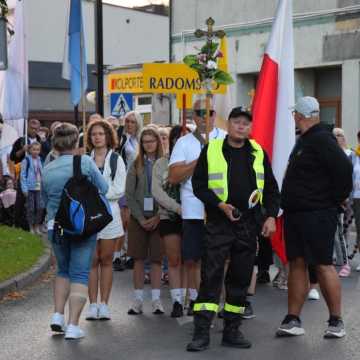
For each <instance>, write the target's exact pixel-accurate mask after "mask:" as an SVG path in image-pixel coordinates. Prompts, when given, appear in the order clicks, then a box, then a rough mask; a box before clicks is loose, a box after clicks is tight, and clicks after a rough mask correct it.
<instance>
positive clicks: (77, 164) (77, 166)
mask: <svg viewBox="0 0 360 360" xmlns="http://www.w3.org/2000/svg"><path fill="white" fill-rule="evenodd" d="M73 174H74V175H73V176H74V177H76V178H78V179H80V178H81V177H82V173H81V155H74V158H73Z"/></svg>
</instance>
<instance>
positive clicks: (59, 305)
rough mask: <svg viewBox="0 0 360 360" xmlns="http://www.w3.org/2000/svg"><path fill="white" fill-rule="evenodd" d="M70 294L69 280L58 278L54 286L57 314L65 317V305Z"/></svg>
mask: <svg viewBox="0 0 360 360" xmlns="http://www.w3.org/2000/svg"><path fill="white" fill-rule="evenodd" d="M69 293H70V281H69V279H67V278H64V277H60V276H57V277H56V278H55V285H54V303H55V312H56V313H59V314H62V315H64V311H65V304H66V302H67V300H68V297H69Z"/></svg>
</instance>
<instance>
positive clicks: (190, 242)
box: [182, 219, 205, 261]
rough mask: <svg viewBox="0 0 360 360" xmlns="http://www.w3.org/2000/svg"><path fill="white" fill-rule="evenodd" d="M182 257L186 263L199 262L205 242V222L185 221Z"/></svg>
mask: <svg viewBox="0 0 360 360" xmlns="http://www.w3.org/2000/svg"><path fill="white" fill-rule="evenodd" d="M182 229H183V239H182V255H183V260H184V261H189V260H193V261H199V260H201V256H202V253H203V247H204V242H205V224H204V220H198V219H196V220H187V219H185V220H183V223H182Z"/></svg>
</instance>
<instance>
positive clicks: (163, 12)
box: [88, 0, 169, 17]
mask: <svg viewBox="0 0 360 360" xmlns="http://www.w3.org/2000/svg"><path fill="white" fill-rule="evenodd" d="M88 1H91V0H88ZM103 4H104V5H106V6H114V7H117V8H122V9H126V10H130V11H136V12H141V13H146V14H149V15H159V16H165V17H168V16H169V15H168V6H165V5H158V4H150V5H145V6H134V7H128V6H123V5H117V4H114V3H106V2H104V3H103ZM159 7H162V8H163V9H161V8H159Z"/></svg>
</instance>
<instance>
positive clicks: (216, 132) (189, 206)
mask: <svg viewBox="0 0 360 360" xmlns="http://www.w3.org/2000/svg"><path fill="white" fill-rule="evenodd" d="M225 136H226V132H225V131H224V130H222V129H219V128H214V129H213V130H212V131H211V133H210V134H209V138H210V139H224V138H225ZM200 152H201V145H200V141H199V140H198V139H196V137H195V136H194V135H193V134H187V135H185V136H183V137H181V138H180V139H179V140H178V141H177V142H176V144H175V146H174V149H173V151H172V154H171V158H170V162H169V166H170V165H174V164H176V163H181V162H185V164H189V163H191V162H192V161H194V160H196V159H198V158H199V156H200ZM180 193H181V213H182V214H181V215H182V218H183V219H188V220H189V219H200V220H201V219H204V205H203V203H202V202H201V201H200V200H199V199H198V198H197V197H196V196H195V195H194V193H193V188H192V183H191V178H189V179H188V180H186V181H185V182H183V183H181V188H180Z"/></svg>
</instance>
